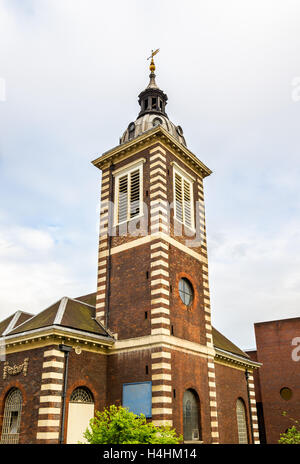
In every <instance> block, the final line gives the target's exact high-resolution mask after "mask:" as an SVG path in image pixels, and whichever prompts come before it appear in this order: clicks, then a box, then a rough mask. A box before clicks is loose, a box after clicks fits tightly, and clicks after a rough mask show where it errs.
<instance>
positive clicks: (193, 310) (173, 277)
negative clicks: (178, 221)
mask: <svg viewBox="0 0 300 464" xmlns="http://www.w3.org/2000/svg"><path fill="white" fill-rule="evenodd" d="M169 256H170V268H169V272H170V285H171V286H172V291H171V293H170V308H171V314H170V322H171V325H172V326H173V330H174V335H175V336H176V337H179V338H183V339H185V340H190V341H193V342H196V343H200V344H203V345H205V344H206V338H205V319H204V304H203V286H202V277H201V276H202V271H201V263H200V262H199V261H198V260H197V259H195V258H193V257H191V256H190V255H187V254H186V253H185V252H183V251H181V250H179V249H178V248H176V247H174V246H172V245H171V246H170V251H169ZM183 277H185V278H187V279H188V280H189V281H190V282H191V284H192V285H193V288H194V301H193V303H192V305H191V306H190V307H187V306H185V305H184V304H183V303H182V300H181V298H180V295H179V289H178V286H179V280H180V279H181V278H183Z"/></svg>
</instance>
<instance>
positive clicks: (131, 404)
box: [123, 382, 152, 417]
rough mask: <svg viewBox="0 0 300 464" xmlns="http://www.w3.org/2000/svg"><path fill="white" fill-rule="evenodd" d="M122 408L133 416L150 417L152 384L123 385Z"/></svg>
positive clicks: (135, 383)
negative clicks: (142, 415)
mask: <svg viewBox="0 0 300 464" xmlns="http://www.w3.org/2000/svg"><path fill="white" fill-rule="evenodd" d="M123 406H124V407H125V408H128V409H129V411H131V412H133V413H134V414H144V415H145V416H146V417H152V382H134V383H124V384H123Z"/></svg>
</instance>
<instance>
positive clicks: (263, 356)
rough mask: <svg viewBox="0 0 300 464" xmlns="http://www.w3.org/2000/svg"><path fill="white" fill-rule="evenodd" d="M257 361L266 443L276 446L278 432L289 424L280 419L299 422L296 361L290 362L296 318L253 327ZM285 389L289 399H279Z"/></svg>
mask: <svg viewBox="0 0 300 464" xmlns="http://www.w3.org/2000/svg"><path fill="white" fill-rule="evenodd" d="M255 336H256V344H257V360H258V362H261V363H262V364H263V366H262V367H261V368H260V369H259V373H258V375H259V382H260V389H261V399H262V403H263V410H264V422H265V428H266V439H267V443H277V442H278V439H279V437H280V433H282V432H285V430H286V429H287V428H288V427H289V426H291V425H292V422H291V421H290V420H289V419H288V418H287V417H283V416H282V412H283V411H287V413H288V416H289V417H293V418H295V419H297V420H299V419H300V412H299V411H300V389H299V372H300V371H299V369H300V362H299V361H298V362H295V361H293V359H292V350H293V349H294V348H295V346H292V345H291V342H292V340H293V338H295V337H300V318H295V319H286V320H282V321H272V322H265V323H258V324H255ZM283 387H288V388H290V389H291V390H292V391H293V396H292V398H291V400H289V401H286V400H284V399H282V398H281V396H280V390H281V388H283Z"/></svg>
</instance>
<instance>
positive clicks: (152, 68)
mask: <svg viewBox="0 0 300 464" xmlns="http://www.w3.org/2000/svg"><path fill="white" fill-rule="evenodd" d="M158 52H159V48H157V49H156V50H155V51H153V50H152V52H151V55H150V56H149V58H147V60H150V58H151V63H150V66H149V68H150V71H151V72H154V71H155V64H154V60H153V57H154V56H155V55H156V54H157V53H158Z"/></svg>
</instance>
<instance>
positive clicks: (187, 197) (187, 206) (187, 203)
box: [183, 179, 192, 227]
mask: <svg viewBox="0 0 300 464" xmlns="http://www.w3.org/2000/svg"><path fill="white" fill-rule="evenodd" d="M191 188H192V186H191V184H190V182H187V181H186V180H185V179H183V198H184V223H185V225H187V226H189V227H192V192H191Z"/></svg>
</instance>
